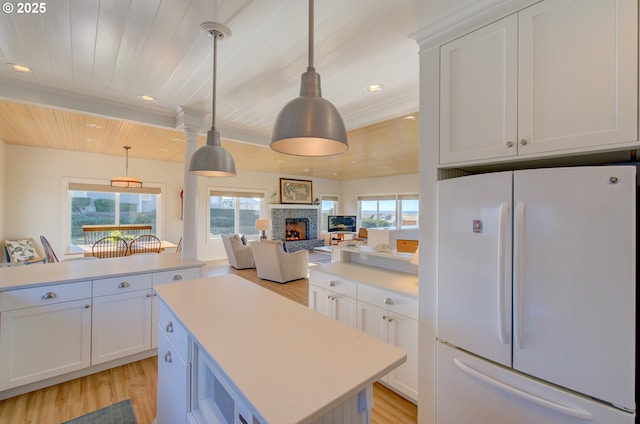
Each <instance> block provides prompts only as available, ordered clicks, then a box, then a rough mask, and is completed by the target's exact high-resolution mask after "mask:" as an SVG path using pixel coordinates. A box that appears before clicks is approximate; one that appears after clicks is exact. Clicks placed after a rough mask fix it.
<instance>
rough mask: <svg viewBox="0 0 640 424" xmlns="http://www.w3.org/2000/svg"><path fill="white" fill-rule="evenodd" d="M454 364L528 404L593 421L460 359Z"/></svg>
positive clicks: (584, 412)
mask: <svg viewBox="0 0 640 424" xmlns="http://www.w3.org/2000/svg"><path fill="white" fill-rule="evenodd" d="M453 362H454V363H455V365H456V367H458V368H459V369H460V370H462V371H463V372H465V373H467V374H469V375H470V376H472V377H475V378H477V379H478V380H480V381H483V382H485V383H487V384H489V385H491V386H493V387H495V388H497V389H499V390H502V391H504V392H507V393H510V394H512V395H514V396H517V397H519V398H521V399H524V400H526V401H528V402H531V403H535V404H536V405H539V406H541V407H543V408H547V409H550V410H552V411H556V412H559V413H561V414H564V415H568V416H571V417H575V418H579V419H581V420H586V421H591V420H593V415H591V413H590V412H588V411H585V410H584V409H579V408H574V407H570V406H566V405H562V404H560V403H557V402H554V401H552V400H549V399H545V398H542V397H539V396H536V395H534V394H531V393H529V392H526V391H524V390H522V389H519V388H516V387H513V386H511V385H509V384H507V383H505V382H502V381H500V380H497V379H495V378H493V377H490V376H488V375H486V374H484V373H482V372H480V371H478V370H476V369H475V368H472V367H471V366H469V365H468V364H465V363H464V362H462V361H461V360H460V359H458V358H455V359H454V360H453Z"/></svg>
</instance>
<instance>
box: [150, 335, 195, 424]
mask: <svg viewBox="0 0 640 424" xmlns="http://www.w3.org/2000/svg"><path fill="white" fill-rule="evenodd" d="M189 373H190V366H189V364H188V363H187V362H185V360H184V359H183V358H182V357H181V356H180V354H179V353H178V351H177V349H176V348H175V347H174V346H173V344H172V343H171V342H170V341H169V338H168V337H167V335H166V334H165V333H164V331H162V330H160V331H158V415H157V424H184V423H186V422H187V413H188V412H189V411H188V406H189V393H190V390H189V387H190V385H189V384H190V383H189V382H190V378H189Z"/></svg>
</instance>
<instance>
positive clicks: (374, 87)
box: [367, 84, 384, 93]
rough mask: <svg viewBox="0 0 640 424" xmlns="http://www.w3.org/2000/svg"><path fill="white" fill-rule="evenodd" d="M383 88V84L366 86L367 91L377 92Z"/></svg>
mask: <svg viewBox="0 0 640 424" xmlns="http://www.w3.org/2000/svg"><path fill="white" fill-rule="evenodd" d="M383 89H384V85H382V84H371V85H369V86H367V91H368V92H369V93H379V92H381V91H382V90H383Z"/></svg>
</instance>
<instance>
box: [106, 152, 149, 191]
mask: <svg viewBox="0 0 640 424" xmlns="http://www.w3.org/2000/svg"><path fill="white" fill-rule="evenodd" d="M122 148H123V149H124V152H125V156H126V158H127V159H126V162H125V167H124V172H125V176H124V177H113V178H111V187H125V188H140V187H142V181H140V180H139V179H137V178H134V177H130V176H129V150H131V146H122Z"/></svg>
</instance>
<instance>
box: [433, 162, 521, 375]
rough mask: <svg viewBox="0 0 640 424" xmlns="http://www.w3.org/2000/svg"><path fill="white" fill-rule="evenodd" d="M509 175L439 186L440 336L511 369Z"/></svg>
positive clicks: (445, 182)
mask: <svg viewBox="0 0 640 424" xmlns="http://www.w3.org/2000/svg"><path fill="white" fill-rule="evenodd" d="M512 176H513V174H512V173H511V172H500V173H494V174H482V175H475V176H469V177H461V178H455V179H450V180H444V181H440V182H439V183H438V294H437V296H438V299H437V305H438V312H437V315H438V323H437V337H438V339H439V340H441V341H445V342H447V343H451V344H453V345H455V346H458V347H461V348H463V349H465V350H469V351H471V352H474V353H476V354H477V355H480V356H483V357H485V358H488V359H491V360H492V361H495V362H498V363H501V364H503V365H506V366H510V365H511V253H510V252H511V196H512V195H511V187H512Z"/></svg>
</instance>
